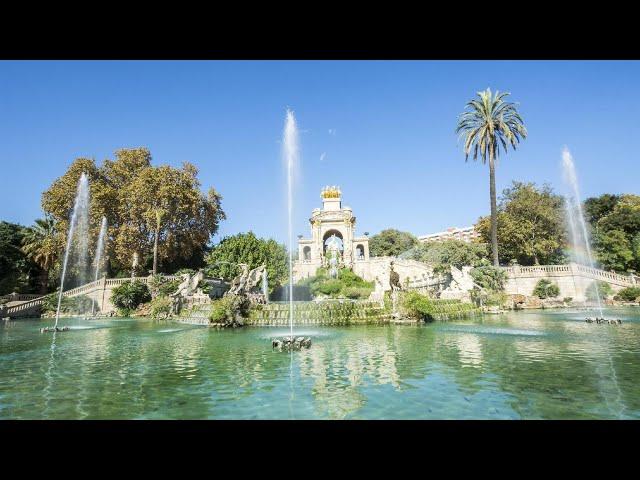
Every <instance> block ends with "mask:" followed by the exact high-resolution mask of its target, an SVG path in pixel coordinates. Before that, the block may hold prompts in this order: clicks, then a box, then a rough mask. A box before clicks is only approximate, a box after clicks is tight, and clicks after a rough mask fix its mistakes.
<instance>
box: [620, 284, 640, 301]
mask: <svg viewBox="0 0 640 480" xmlns="http://www.w3.org/2000/svg"><path fill="white" fill-rule="evenodd" d="M614 298H615V299H616V300H622V301H624V302H636V301H638V300H640V287H626V288H623V289H622V290H620V291H619V292H618V293H617V294H616V296H615V297H614Z"/></svg>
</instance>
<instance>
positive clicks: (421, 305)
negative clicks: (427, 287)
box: [402, 292, 433, 320]
mask: <svg viewBox="0 0 640 480" xmlns="http://www.w3.org/2000/svg"><path fill="white" fill-rule="evenodd" d="M402 306H403V307H404V309H405V310H406V313H407V315H409V316H410V317H414V318H421V319H423V320H426V319H430V318H431V314H432V312H433V302H432V300H431V299H430V298H429V297H427V296H426V295H422V294H420V293H418V292H407V293H406V294H405V295H404V296H403V298H402Z"/></svg>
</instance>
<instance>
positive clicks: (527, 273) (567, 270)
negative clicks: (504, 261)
mask: <svg viewBox="0 0 640 480" xmlns="http://www.w3.org/2000/svg"><path fill="white" fill-rule="evenodd" d="M502 268H503V269H504V270H505V271H506V272H507V275H508V276H509V277H510V278H522V277H546V276H550V277H554V276H582V277H588V278H591V279H594V280H602V281H605V282H609V283H615V284H618V285H621V286H629V287H631V286H635V285H638V284H640V281H639V280H638V279H637V278H636V277H633V276H632V275H628V276H627V275H620V274H619V273H615V272H607V271H605V270H600V269H599V268H592V267H587V266H585V265H580V264H577V263H570V264H567V265H535V266H531V267H521V266H513V267H502Z"/></svg>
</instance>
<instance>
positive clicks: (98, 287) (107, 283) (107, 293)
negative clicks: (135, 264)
mask: <svg viewBox="0 0 640 480" xmlns="http://www.w3.org/2000/svg"><path fill="white" fill-rule="evenodd" d="M151 278H152V277H150V276H149V277H134V278H131V277H129V278H106V277H102V278H101V279H98V280H95V281H93V282H89V283H85V284H84V285H80V286H79V287H75V288H72V289H70V290H65V291H64V292H63V293H62V296H63V297H68V298H73V297H77V296H79V295H89V296H91V295H92V294H94V293H96V292H101V293H102V295H98V296H97V298H96V303H97V304H98V307H99V309H100V310H101V311H106V310H110V309H111V308H109V307H111V305H110V302H109V299H110V298H111V290H112V289H113V288H114V287H117V286H119V285H122V284H123V283H125V282H130V281H132V280H133V281H140V282H142V283H145V284H148V283H149V281H150V280H151ZM164 278H166V279H168V280H173V279H175V278H178V277H177V276H174V275H167V276H166V277H164ZM45 298H46V296H38V297H36V298H31V299H28V300H25V301H23V302H21V303H19V304H17V305H15V304H14V305H12V306H10V307H9V306H0V318H7V317H8V318H21V317H22V318H24V317H37V316H38V315H40V310H41V308H42V304H43V303H44V300H45ZM107 303H108V304H109V305H106V304H107ZM105 307H107V308H105Z"/></svg>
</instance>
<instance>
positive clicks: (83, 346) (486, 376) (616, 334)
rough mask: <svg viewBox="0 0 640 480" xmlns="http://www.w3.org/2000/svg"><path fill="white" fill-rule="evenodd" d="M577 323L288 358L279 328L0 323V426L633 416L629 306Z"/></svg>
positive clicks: (636, 400) (410, 333) (359, 335)
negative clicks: (603, 320) (605, 321)
mask: <svg viewBox="0 0 640 480" xmlns="http://www.w3.org/2000/svg"><path fill="white" fill-rule="evenodd" d="M580 315H581V314H580V313H575V312H574V313H571V312H558V311H553V312H544V313H542V312H519V313H511V314H508V315H504V316H486V317H480V318H476V319H472V320H468V321H467V320H459V321H456V322H451V323H434V324H430V325H425V326H390V325H386V326H358V327H344V328H329V327H324V328H315V329H309V332H306V333H305V335H310V336H312V337H313V344H312V346H311V348H310V349H304V350H301V351H297V352H291V353H287V352H274V351H272V349H271V342H270V338H272V337H273V336H277V335H282V331H280V330H281V329H265V328H263V329H260V328H247V329H238V330H227V331H218V330H211V329H207V328H201V327H189V326H185V325H176V324H171V323H168V322H153V321H150V320H138V321H130V320H103V321H93V320H90V321H83V320H80V319H76V320H69V321H67V322H65V324H69V325H70V326H72V327H74V328H73V331H70V332H64V333H61V334H57V335H56V334H51V335H43V334H40V333H39V332H38V329H39V328H40V327H41V326H42V324H43V322H42V321H38V320H33V321H19V322H3V323H0V361H1V362H2V366H3V367H2V369H0V418H5V419H6V418H78V419H82V418H152V419H154V418H158V419H160V418H247V419H251V418H336V419H350V418H354V419H356V418H454V419H455V418H640V386H639V385H638V382H637V379H638V378H640V361H639V360H640V316H639V315H638V310H637V309H636V310H633V309H619V310H616V311H615V312H612V313H611V315H612V316H615V317H619V318H622V319H623V322H624V323H623V325H620V326H611V325H597V324H586V323H585V322H584V320H583V318H582V317H581V316H580ZM301 334H302V333H301Z"/></svg>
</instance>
